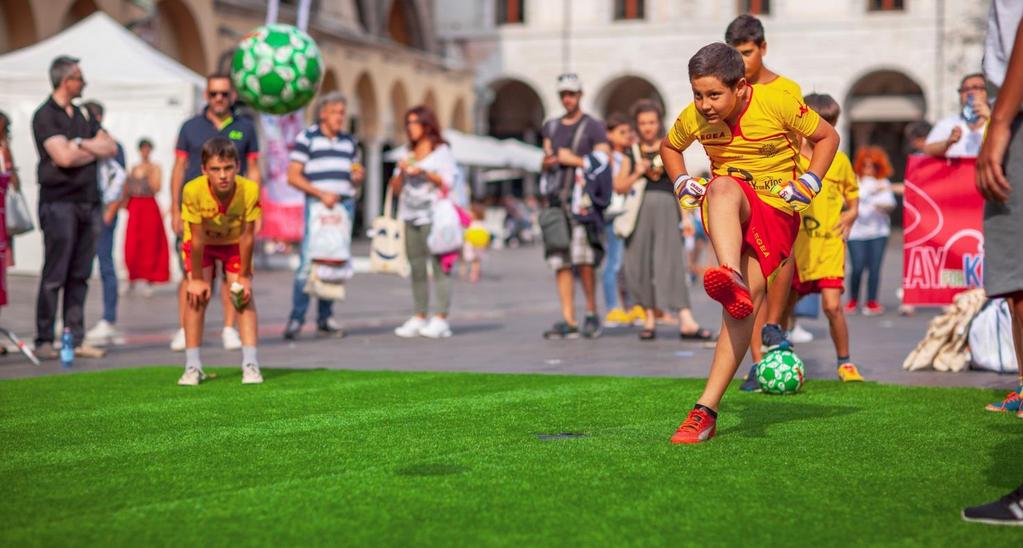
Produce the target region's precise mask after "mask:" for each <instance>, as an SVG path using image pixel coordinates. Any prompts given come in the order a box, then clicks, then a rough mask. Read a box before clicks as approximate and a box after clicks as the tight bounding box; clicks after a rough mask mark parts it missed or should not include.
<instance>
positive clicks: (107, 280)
mask: <svg viewBox="0 0 1023 548" xmlns="http://www.w3.org/2000/svg"><path fill="white" fill-rule="evenodd" d="M116 231H117V217H114V221H113V222H112V223H110V224H106V223H104V224H103V229H102V232H100V235H99V241H98V242H96V255H97V256H98V257H99V276H100V279H102V280H103V319H104V320H106V321H107V322H109V323H111V324H115V323H117V271H116V270H114V233H115V232H116Z"/></svg>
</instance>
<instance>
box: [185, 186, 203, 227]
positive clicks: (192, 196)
mask: <svg viewBox="0 0 1023 548" xmlns="http://www.w3.org/2000/svg"><path fill="white" fill-rule="evenodd" d="M205 188H206V176H205V175H200V176H199V177H196V178H195V179H192V180H191V181H188V182H187V183H185V186H184V187H183V188H182V189H181V220H182V221H184V222H186V223H194V224H199V223H201V222H202V213H201V212H202V204H201V201H202V198H201V193H200V192H198V191H199V190H202V189H205Z"/></svg>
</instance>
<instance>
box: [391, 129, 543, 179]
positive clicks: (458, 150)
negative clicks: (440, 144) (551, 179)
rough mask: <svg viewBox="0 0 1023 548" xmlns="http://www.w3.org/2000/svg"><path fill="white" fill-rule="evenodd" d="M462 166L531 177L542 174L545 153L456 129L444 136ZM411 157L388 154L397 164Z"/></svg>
mask: <svg viewBox="0 0 1023 548" xmlns="http://www.w3.org/2000/svg"><path fill="white" fill-rule="evenodd" d="M443 134H444V139H445V140H447V142H448V143H449V144H450V145H451V151H452V153H453V154H454V155H455V161H457V162H458V163H459V164H463V165H467V166H471V167H482V168H514V169H521V170H524V171H527V172H530V173H536V172H538V171H539V170H540V163H541V162H542V161H543V150H541V149H540V148H539V147H535V146H533V145H529V144H526V143H523V142H522V141H518V140H516V139H504V140H501V139H497V138H494V137H485V136H481V135H471V134H468V133H462V132H461V131H456V130H453V129H446V130H444V132H443ZM405 154H407V149H406V148H405V147H399V148H396V149H393V150H391V151H389V152H388V153H387V160H389V161H392V162H396V161H398V160H399V159H401V158H402V157H403V156H405Z"/></svg>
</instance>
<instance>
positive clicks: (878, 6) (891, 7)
mask: <svg viewBox="0 0 1023 548" xmlns="http://www.w3.org/2000/svg"><path fill="white" fill-rule="evenodd" d="M867 6H868V9H869V10H870V11H903V10H905V9H906V2H905V0H869V1H868V3H867Z"/></svg>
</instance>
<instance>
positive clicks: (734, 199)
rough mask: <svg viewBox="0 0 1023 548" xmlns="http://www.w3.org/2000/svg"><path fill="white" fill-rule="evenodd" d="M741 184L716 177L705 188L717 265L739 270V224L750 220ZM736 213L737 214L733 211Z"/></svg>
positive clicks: (727, 178) (740, 240)
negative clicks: (737, 213) (712, 182)
mask: <svg viewBox="0 0 1023 548" xmlns="http://www.w3.org/2000/svg"><path fill="white" fill-rule="evenodd" d="M740 184H741V183H739V181H736V180H735V179H733V178H731V177H718V178H717V179H715V180H714V184H712V185H710V186H708V187H707V197H706V198H705V200H706V208H707V217H708V222H707V229H708V234H709V235H710V243H711V245H713V246H714V255H715V256H717V260H718V265H720V266H727V267H729V268H731V269H733V270H739V267H740V264H739V263H740V260H741V257H742V242H743V237H742V223H744V222H746V221H747V220H749V216H750V205H749V200H747V199H746V194H745V193H744V192H743V191H742V188H741V187H740V186H739V185H740ZM736 212H739V215H736V214H735V213H736Z"/></svg>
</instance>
